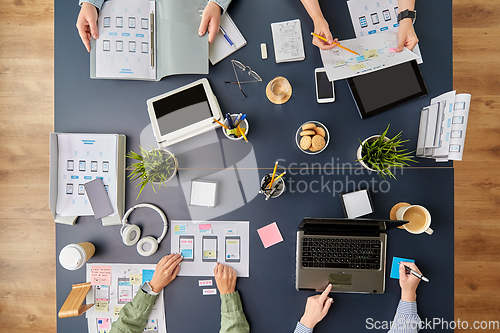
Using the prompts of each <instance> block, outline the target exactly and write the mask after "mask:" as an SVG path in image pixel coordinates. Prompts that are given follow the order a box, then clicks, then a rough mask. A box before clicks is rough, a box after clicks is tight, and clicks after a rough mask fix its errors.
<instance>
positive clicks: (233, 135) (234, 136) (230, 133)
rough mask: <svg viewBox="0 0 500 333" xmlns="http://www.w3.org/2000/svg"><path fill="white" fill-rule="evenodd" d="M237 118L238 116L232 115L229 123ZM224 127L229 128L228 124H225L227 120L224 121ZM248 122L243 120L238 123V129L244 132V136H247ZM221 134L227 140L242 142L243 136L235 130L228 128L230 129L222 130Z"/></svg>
mask: <svg viewBox="0 0 500 333" xmlns="http://www.w3.org/2000/svg"><path fill="white" fill-rule="evenodd" d="M236 117H238V114H232V115H231V121H232V122H234V120H235V119H236ZM224 125H225V126H227V127H229V124H228V123H227V119H224ZM248 127H249V125H248V120H247V119H246V118H245V119H243V121H242V122H241V123H240V128H241V129H242V130H243V131H244V133H245V136H248ZM222 132H223V133H224V135H225V136H226V138H228V139H229V140H234V141H237V140H243V135H241V133H240V132H239V130H238V129H237V128H230V129H225V128H222Z"/></svg>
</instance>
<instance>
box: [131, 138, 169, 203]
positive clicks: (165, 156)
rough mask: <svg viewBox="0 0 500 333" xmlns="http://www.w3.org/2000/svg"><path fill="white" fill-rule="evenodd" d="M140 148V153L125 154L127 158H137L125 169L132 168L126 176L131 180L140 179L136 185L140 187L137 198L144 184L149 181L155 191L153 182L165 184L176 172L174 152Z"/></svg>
mask: <svg viewBox="0 0 500 333" xmlns="http://www.w3.org/2000/svg"><path fill="white" fill-rule="evenodd" d="M139 148H140V149H141V152H140V154H137V153H135V152H133V151H130V152H129V153H128V154H127V157H128V158H131V159H133V160H137V161H138V162H137V163H133V164H132V165H131V166H130V167H128V168H127V170H132V172H131V173H130V175H128V178H130V179H131V181H134V180H136V179H140V180H141V182H140V183H139V184H138V185H137V186H136V187H139V186H140V187H141V190H140V191H139V194H138V195H137V198H139V196H140V195H141V193H142V190H143V189H144V187H145V186H146V184H148V183H151V187H152V188H153V191H154V192H155V193H156V190H155V187H154V184H159V188H161V185H162V184H163V185H165V186H167V185H166V184H165V183H166V182H168V181H169V180H170V179H172V178H173V177H174V176H175V174H176V173H177V159H176V158H175V156H174V154H172V153H171V152H169V151H168V150H166V149H151V150H150V151H147V150H146V149H144V148H142V147H139Z"/></svg>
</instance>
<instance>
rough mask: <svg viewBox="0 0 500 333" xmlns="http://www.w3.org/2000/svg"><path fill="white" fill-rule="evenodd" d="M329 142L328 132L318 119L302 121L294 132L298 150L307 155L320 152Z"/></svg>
mask: <svg viewBox="0 0 500 333" xmlns="http://www.w3.org/2000/svg"><path fill="white" fill-rule="evenodd" d="M329 142H330V133H328V129H327V128H326V126H325V125H323V124H322V123H320V122H319V121H315V120H312V121H308V122H305V123H303V124H302V125H301V126H300V127H299V129H297V133H296V134H295V143H296V144H297V147H299V149H300V150H302V151H303V152H304V153H306V154H309V155H315V154H319V153H321V152H322V151H323V150H325V148H326V147H327V146H328V143H329Z"/></svg>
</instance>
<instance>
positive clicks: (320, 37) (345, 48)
mask: <svg viewBox="0 0 500 333" xmlns="http://www.w3.org/2000/svg"><path fill="white" fill-rule="evenodd" d="M311 35H313V36H314V37H318V38H319V39H321V40H324V41H325V42H327V43H329V42H328V40H327V39H326V38H325V37H322V36H320V35H317V34H315V33H314V32H311ZM332 44H335V45H337V46H338V47H340V48H341V49H344V50H346V51H349V52H351V53H354V54H357V55H359V53H358V52H355V51H353V50H351V49H348V48H347V47H344V46H342V45H340V44H339V43H335V42H333V43H332Z"/></svg>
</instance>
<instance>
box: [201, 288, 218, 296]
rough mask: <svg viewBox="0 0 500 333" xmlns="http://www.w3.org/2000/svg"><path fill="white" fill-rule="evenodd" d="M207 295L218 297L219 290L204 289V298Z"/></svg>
mask: <svg viewBox="0 0 500 333" xmlns="http://www.w3.org/2000/svg"><path fill="white" fill-rule="evenodd" d="M205 295H217V289H216V288H214V289H203V296H205Z"/></svg>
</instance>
